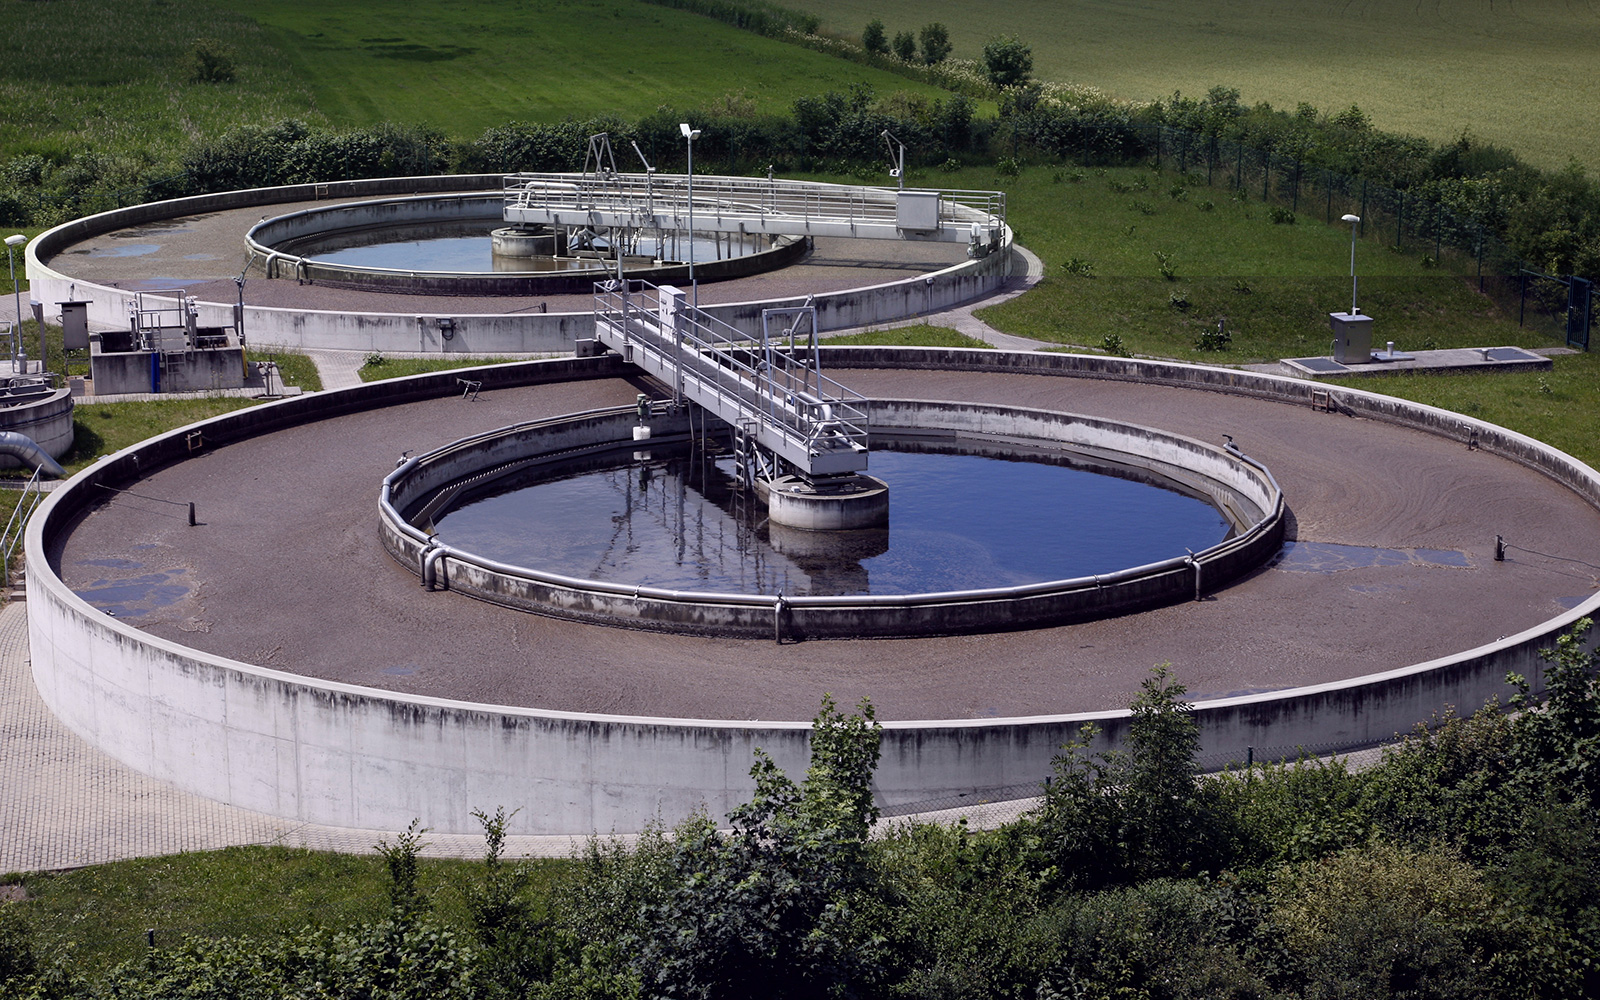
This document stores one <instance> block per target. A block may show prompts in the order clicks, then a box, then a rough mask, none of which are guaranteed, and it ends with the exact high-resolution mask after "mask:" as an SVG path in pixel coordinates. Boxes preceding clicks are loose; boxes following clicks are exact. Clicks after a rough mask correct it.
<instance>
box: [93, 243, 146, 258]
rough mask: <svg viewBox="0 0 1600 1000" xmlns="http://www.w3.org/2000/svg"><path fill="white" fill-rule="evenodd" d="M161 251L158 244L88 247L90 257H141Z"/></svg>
mask: <svg viewBox="0 0 1600 1000" xmlns="http://www.w3.org/2000/svg"><path fill="white" fill-rule="evenodd" d="M160 249H161V244H160V243H129V244H128V245H127V246H122V247H90V248H89V256H91V257H143V256H144V255H146V254H152V253H155V252H156V251H157V250H160Z"/></svg>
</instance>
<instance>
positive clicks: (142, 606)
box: [73, 559, 194, 620]
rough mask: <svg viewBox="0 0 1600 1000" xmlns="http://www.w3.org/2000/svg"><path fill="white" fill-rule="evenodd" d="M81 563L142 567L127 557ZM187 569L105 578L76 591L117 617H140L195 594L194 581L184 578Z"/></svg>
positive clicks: (116, 567) (97, 565)
mask: <svg viewBox="0 0 1600 1000" xmlns="http://www.w3.org/2000/svg"><path fill="white" fill-rule="evenodd" d="M78 565H79V566H95V567H99V568H102V569H123V570H137V569H142V568H143V567H142V566H141V564H139V563H136V562H133V561H131V560H127V559H87V560H83V561H81V562H79V563H78ZM186 576H188V571H187V570H184V569H168V570H158V571H156V572H153V573H141V574H139V575H137V576H124V577H117V578H109V577H108V578H102V579H98V580H95V581H94V582H92V583H89V584H87V585H84V586H79V587H76V588H74V589H73V593H75V594H77V595H78V596H79V597H81V598H83V599H84V600H86V601H88V602H89V603H90V604H91V605H93V606H94V607H95V608H97V609H99V610H101V611H104V612H105V613H106V614H108V615H111V616H112V617H114V618H123V619H131V620H137V619H139V618H143V617H145V616H146V615H149V614H151V613H153V612H155V611H157V610H160V609H161V608H169V607H171V606H172V605H174V604H176V603H178V602H179V601H181V600H183V599H184V598H185V597H188V596H189V595H190V594H192V593H194V584H193V583H192V582H190V581H188V580H185V579H184V578H185V577H186Z"/></svg>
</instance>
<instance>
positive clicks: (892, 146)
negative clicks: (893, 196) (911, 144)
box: [879, 129, 906, 191]
mask: <svg viewBox="0 0 1600 1000" xmlns="http://www.w3.org/2000/svg"><path fill="white" fill-rule="evenodd" d="M879 135H880V136H881V137H882V138H883V144H884V145H885V146H888V147H889V156H890V157H891V158H892V159H893V161H894V166H892V167H890V168H889V176H890V177H893V178H894V179H895V180H897V181H899V182H900V190H901V191H904V190H905V189H906V144H905V143H903V142H901V141H900V140H899V139H898V138H896V137H895V136H894V134H893V133H891V132H890V131H889V130H888V129H884V130H883V131H882V132H880V133H879ZM896 147H899V148H898V149H897V148H896Z"/></svg>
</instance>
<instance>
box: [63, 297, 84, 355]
mask: <svg viewBox="0 0 1600 1000" xmlns="http://www.w3.org/2000/svg"><path fill="white" fill-rule="evenodd" d="M60 305H61V337H62V339H63V340H64V341H65V342H66V348H67V350H69V351H85V350H88V349H89V303H88V302H87V301H82V302H80V301H76V300H68V301H66V302H62V303H61V304H60Z"/></svg>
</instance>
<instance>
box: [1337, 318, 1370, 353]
mask: <svg viewBox="0 0 1600 1000" xmlns="http://www.w3.org/2000/svg"><path fill="white" fill-rule="evenodd" d="M1328 325H1329V326H1331V327H1333V360H1335V361H1337V362H1339V363H1340V364H1341V365H1364V364H1368V363H1369V362H1371V361H1372V317H1371V316H1368V315H1367V314H1366V313H1329V314H1328Z"/></svg>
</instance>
